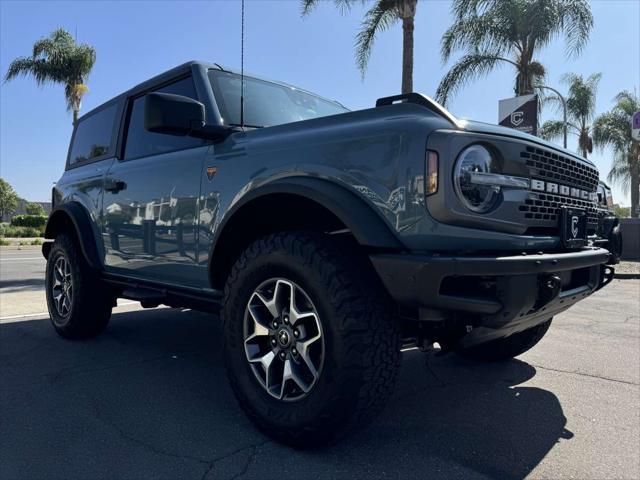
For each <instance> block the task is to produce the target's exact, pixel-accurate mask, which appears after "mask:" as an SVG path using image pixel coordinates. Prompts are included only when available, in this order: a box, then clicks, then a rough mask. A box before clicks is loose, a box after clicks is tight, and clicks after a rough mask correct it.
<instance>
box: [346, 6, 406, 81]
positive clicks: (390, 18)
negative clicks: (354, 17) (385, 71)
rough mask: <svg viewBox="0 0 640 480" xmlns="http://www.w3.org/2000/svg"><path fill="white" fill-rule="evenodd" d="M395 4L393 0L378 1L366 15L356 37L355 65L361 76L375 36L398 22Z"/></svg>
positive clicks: (367, 61) (365, 68)
mask: <svg viewBox="0 0 640 480" xmlns="http://www.w3.org/2000/svg"><path fill="white" fill-rule="evenodd" d="M396 7H397V3H396V2H395V1H394V0H378V1H377V2H376V3H375V5H374V6H373V7H371V9H370V10H369V11H368V12H367V13H366V15H365V17H364V20H363V21H362V26H361V27H360V31H359V32H358V35H356V45H355V46H356V64H357V65H358V69H359V70H360V72H361V74H362V75H363V76H364V73H365V72H366V70H367V64H368V63H369V58H370V57H371V49H372V48H373V44H374V42H375V38H376V35H377V34H378V33H379V32H381V31H383V30H386V29H387V28H389V27H390V26H391V25H392V24H393V23H394V22H396V21H397V20H399V16H398V11H397V8H396Z"/></svg>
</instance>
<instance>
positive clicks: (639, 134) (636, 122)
mask: <svg viewBox="0 0 640 480" xmlns="http://www.w3.org/2000/svg"><path fill="white" fill-rule="evenodd" d="M631 136H632V137H633V138H635V139H636V140H640V112H636V113H634V114H633V117H632V118H631Z"/></svg>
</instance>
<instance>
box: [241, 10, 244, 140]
mask: <svg viewBox="0 0 640 480" xmlns="http://www.w3.org/2000/svg"><path fill="white" fill-rule="evenodd" d="M240 128H244V0H242V13H241V21H240Z"/></svg>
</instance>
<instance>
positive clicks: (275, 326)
mask: <svg viewBox="0 0 640 480" xmlns="http://www.w3.org/2000/svg"><path fill="white" fill-rule="evenodd" d="M271 325H272V326H273V328H278V322H276V321H275V320H274V321H273V323H272V324H271Z"/></svg>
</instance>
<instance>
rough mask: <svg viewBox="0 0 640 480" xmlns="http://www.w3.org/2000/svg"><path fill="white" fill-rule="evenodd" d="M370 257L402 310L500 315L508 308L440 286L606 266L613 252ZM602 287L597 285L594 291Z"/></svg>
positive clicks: (583, 251)
mask: <svg viewBox="0 0 640 480" xmlns="http://www.w3.org/2000/svg"><path fill="white" fill-rule="evenodd" d="M369 258H370V259H371V262H372V263H373V266H374V268H375V269H376V271H377V272H378V274H379V276H380V279H381V280H382V282H383V283H384V285H385V286H386V288H387V290H388V292H389V294H390V295H391V296H392V297H393V298H394V299H395V300H396V301H397V302H398V303H399V304H401V305H407V306H423V307H433V308H443V309H446V310H458V311H467V312H472V313H480V314H487V313H496V312H497V311H499V310H500V308H501V307H502V306H504V303H499V302H497V301H496V302H490V301H487V300H486V299H476V298H475V297H464V298H462V297H457V296H456V297H454V296H446V295H442V294H441V293H440V285H441V283H442V281H443V279H444V278H446V277H451V276H496V277H507V278H513V279H514V280H515V279H518V280H521V279H524V278H525V277H537V276H538V275H541V274H542V275H544V274H551V273H555V272H561V271H568V270H575V269H579V268H587V267H593V266H596V265H603V264H605V263H606V262H607V260H608V259H609V252H608V251H607V250H605V249H603V248H587V249H584V250H581V251H578V252H570V253H547V254H535V255H518V256H507V257H498V256H493V257H491V256H484V257H480V256H476V257H471V256H435V255H432V256H427V255H400V254H387V253H381V254H374V255H370V257H369ZM597 286H598V285H594V288H596V287H597ZM525 290H527V288H525ZM516 293H517V292H516ZM526 293H528V292H525V291H521V292H520V293H519V295H520V296H522V295H525V294H526Z"/></svg>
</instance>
